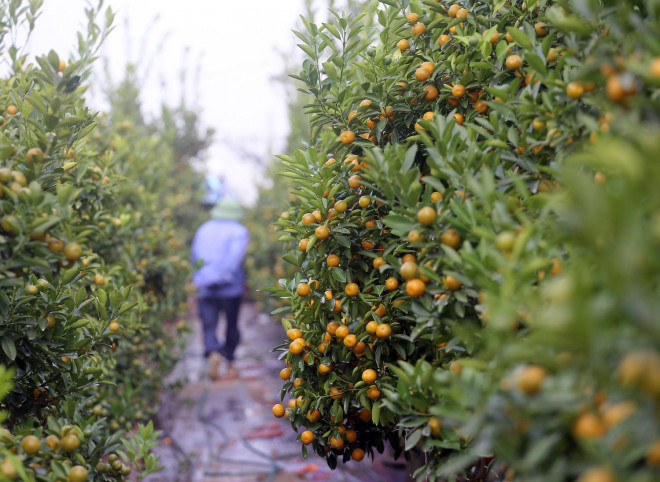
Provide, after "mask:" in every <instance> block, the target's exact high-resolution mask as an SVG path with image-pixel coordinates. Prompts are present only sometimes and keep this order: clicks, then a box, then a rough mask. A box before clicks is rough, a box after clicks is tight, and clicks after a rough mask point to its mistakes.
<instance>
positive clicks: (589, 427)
mask: <svg viewBox="0 0 660 482" xmlns="http://www.w3.org/2000/svg"><path fill="white" fill-rule="evenodd" d="M605 432H607V426H606V425H605V423H604V422H603V421H602V420H601V419H600V417H598V416H597V415H595V414H593V413H589V412H587V413H583V414H582V415H580V416H579V417H578V418H577V420H576V421H575V423H573V435H575V436H576V437H577V438H586V439H592V438H598V437H601V436H602V435H604V434H605Z"/></svg>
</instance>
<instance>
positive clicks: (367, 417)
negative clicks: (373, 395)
mask: <svg viewBox="0 0 660 482" xmlns="http://www.w3.org/2000/svg"><path fill="white" fill-rule="evenodd" d="M358 417H360V420H362V421H363V422H371V410H369V409H368V408H363V409H362V410H360V412H359V413H358Z"/></svg>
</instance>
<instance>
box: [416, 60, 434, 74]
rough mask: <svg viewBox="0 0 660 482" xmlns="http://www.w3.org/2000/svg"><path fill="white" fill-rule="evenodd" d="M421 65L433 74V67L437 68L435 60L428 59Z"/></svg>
mask: <svg viewBox="0 0 660 482" xmlns="http://www.w3.org/2000/svg"><path fill="white" fill-rule="evenodd" d="M419 67H420V68H422V69H426V70H428V71H429V74H432V73H433V69H435V65H434V64H433V62H428V61H426V62H422V64H421V65H420V66H419Z"/></svg>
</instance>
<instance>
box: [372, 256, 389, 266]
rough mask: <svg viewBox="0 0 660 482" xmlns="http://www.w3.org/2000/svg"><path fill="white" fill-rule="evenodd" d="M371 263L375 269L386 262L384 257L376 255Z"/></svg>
mask: <svg viewBox="0 0 660 482" xmlns="http://www.w3.org/2000/svg"><path fill="white" fill-rule="evenodd" d="M372 264H373V267H374V268H375V269H378V268H380V267H381V266H383V265H385V264H387V261H385V259H384V258H382V257H381V256H378V257H377V258H374V260H373V262H372Z"/></svg>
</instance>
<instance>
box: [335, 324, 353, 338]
mask: <svg viewBox="0 0 660 482" xmlns="http://www.w3.org/2000/svg"><path fill="white" fill-rule="evenodd" d="M349 333H350V329H349V328H348V326H346V325H339V326H338V327H337V329H336V330H335V336H336V337H337V338H339V339H342V338H346V337H347V336H348V334H349Z"/></svg>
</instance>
